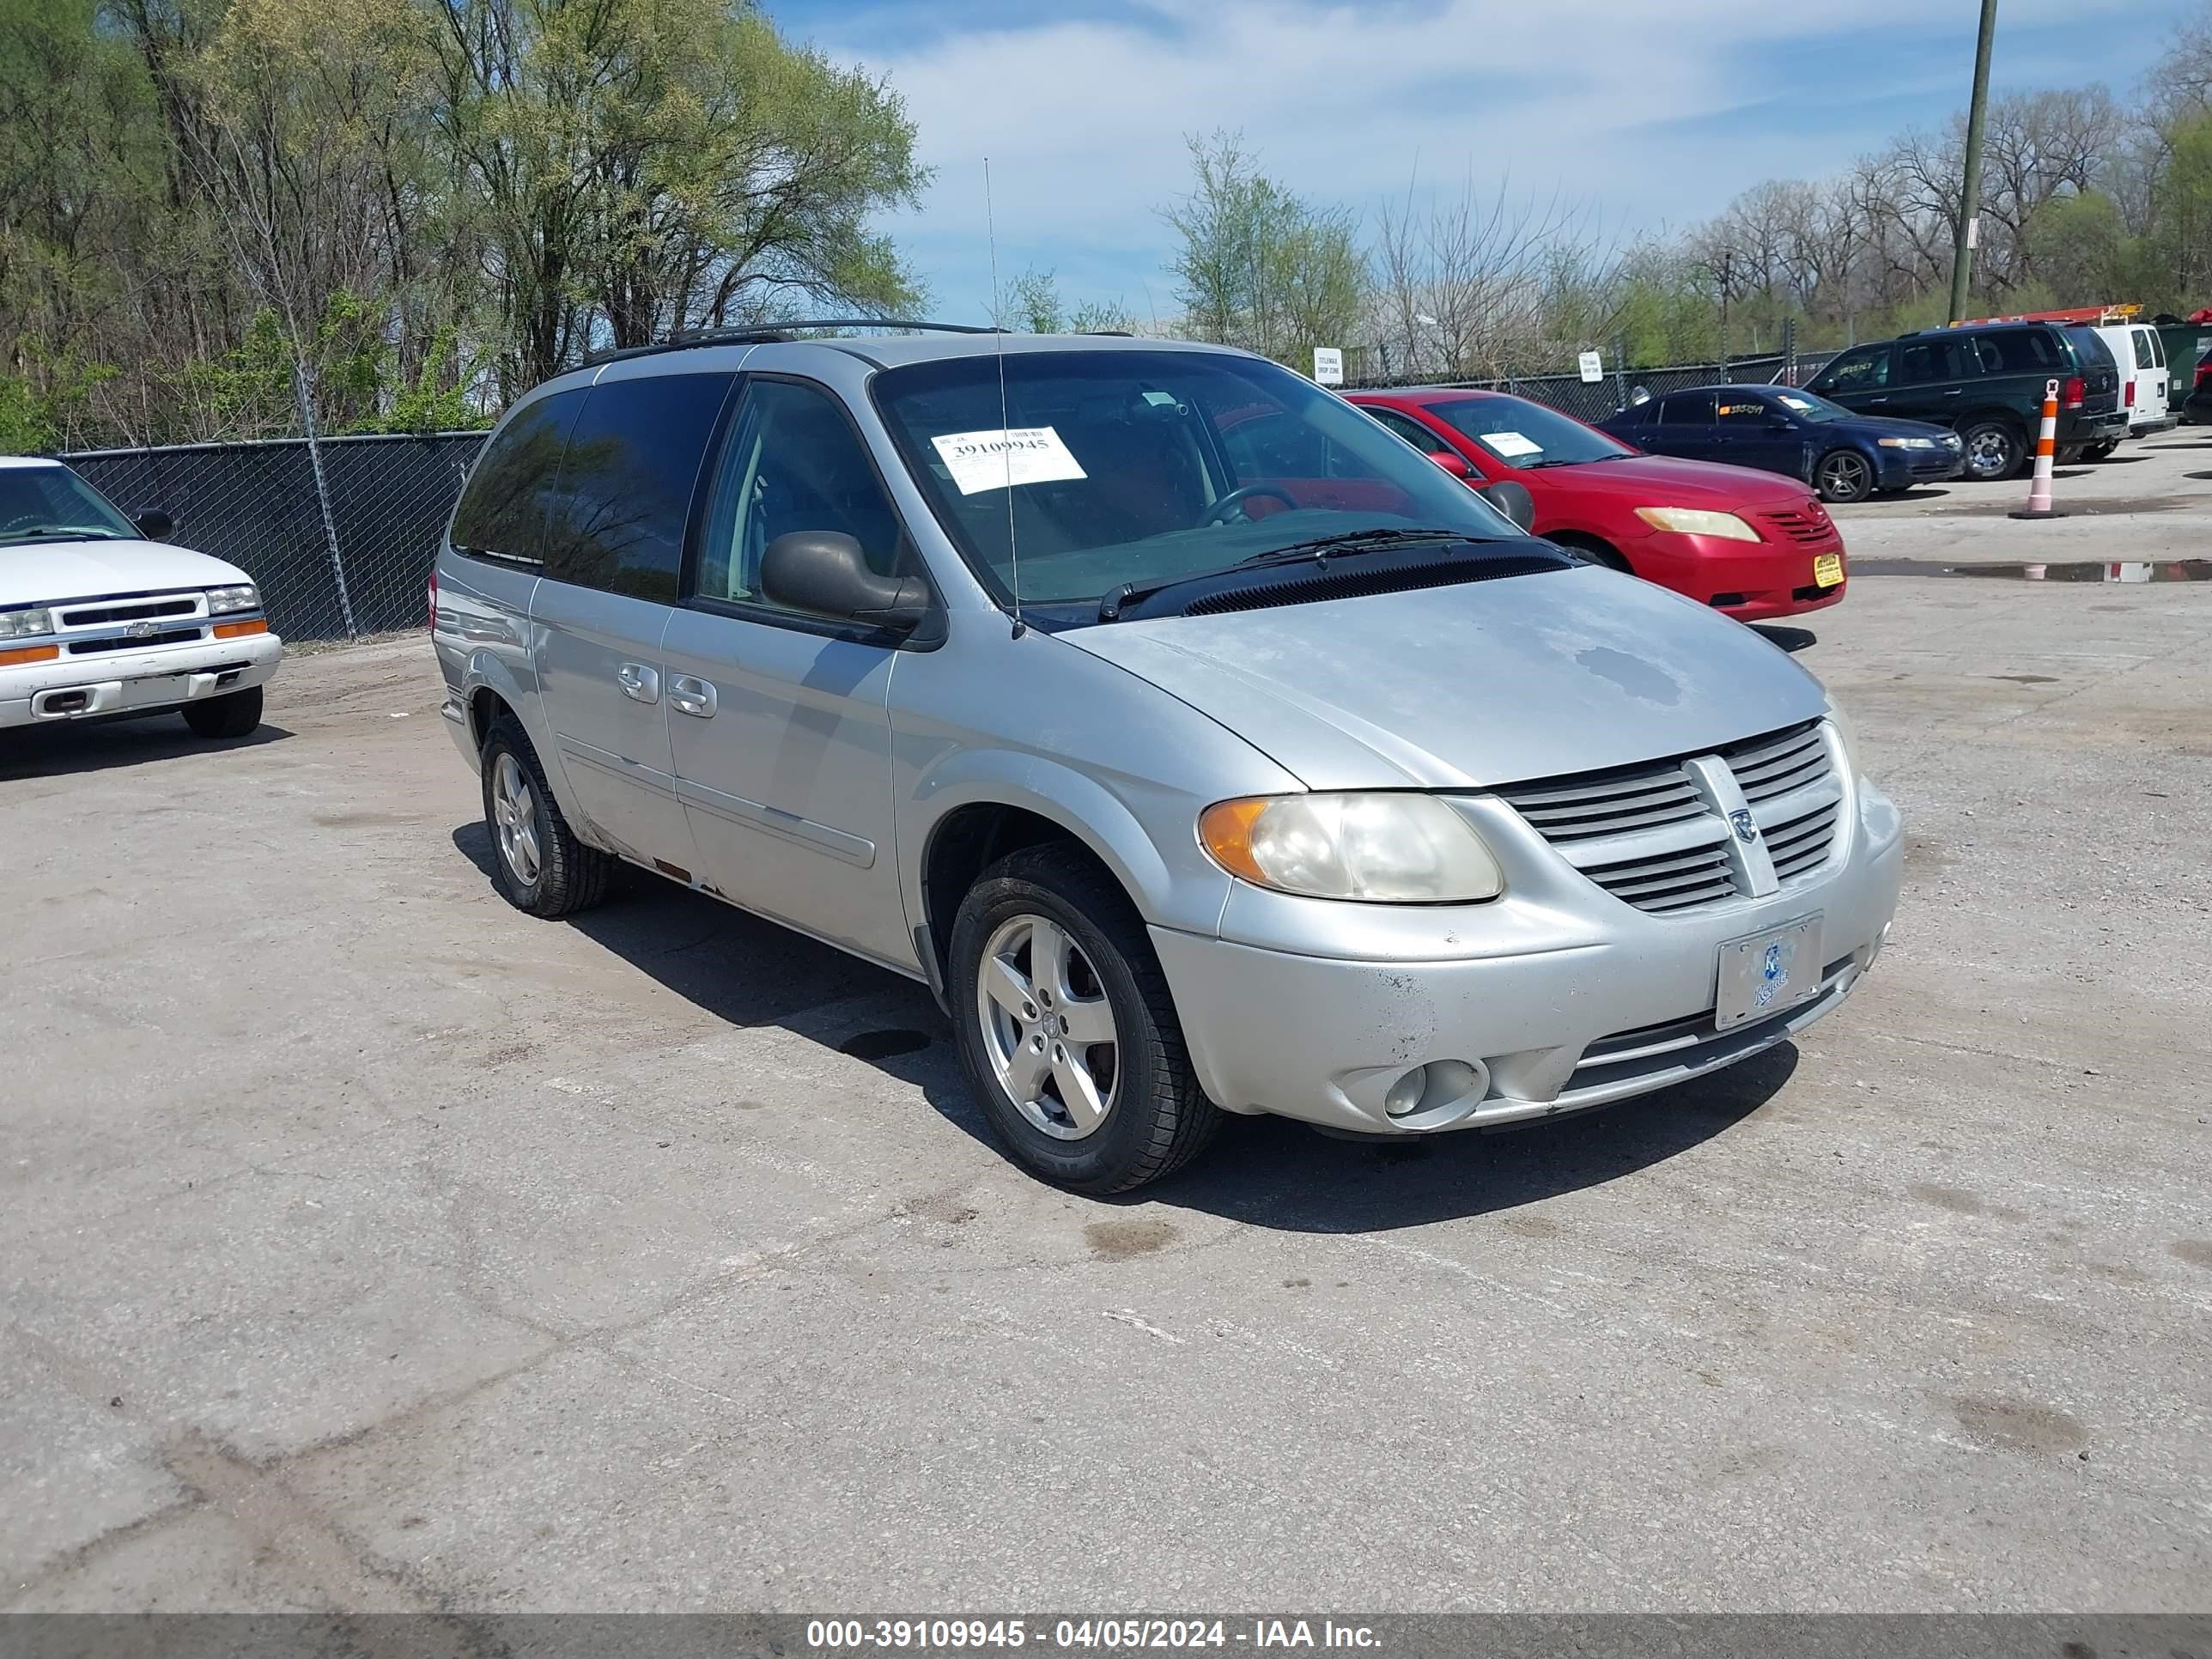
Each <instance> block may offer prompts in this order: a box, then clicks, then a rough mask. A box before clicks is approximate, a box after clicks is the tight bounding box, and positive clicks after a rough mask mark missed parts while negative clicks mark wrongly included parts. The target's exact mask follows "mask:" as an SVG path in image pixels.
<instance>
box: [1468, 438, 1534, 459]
mask: <svg viewBox="0 0 2212 1659" xmlns="http://www.w3.org/2000/svg"><path fill="white" fill-rule="evenodd" d="M1477 435H1478V436H1479V437H1480V438H1481V440H1482V441H1483V442H1484V443H1485V444H1486V445H1488V446H1489V447H1491V448H1492V450H1494V451H1496V452H1497V453H1498V454H1500V455H1503V456H1504V457H1505V459H1508V460H1511V459H1514V458H1515V457H1516V456H1521V455H1540V454H1541V453H1543V450H1544V446H1543V445H1541V444H1540V443H1538V442H1536V441H1534V439H1532V438H1524V437H1522V435H1520V434H1519V433H1517V432H1484V433H1479V434H1477Z"/></svg>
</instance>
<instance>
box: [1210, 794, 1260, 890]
mask: <svg viewBox="0 0 2212 1659" xmlns="http://www.w3.org/2000/svg"><path fill="white" fill-rule="evenodd" d="M1272 805H1274V801H1273V799H1272V798H1270V797H1267V796H1264V795H1263V796H1257V797H1248V798H1247V799H1243V800H1225V801H1216V802H1215V803H1214V804H1213V805H1211V806H1209V807H1207V808H1206V811H1203V812H1201V813H1200V814H1199V817H1198V834H1199V839H1200V840H1201V841H1203V842H1205V843H1206V851H1207V852H1208V853H1210V854H1212V856H1213V861H1214V862H1215V863H1216V864H1218V865H1219V866H1221V867H1222V868H1223V869H1225V870H1226V871H1228V872H1229V873H1230V874H1231V875H1232V876H1242V877H1243V878H1244V879H1245V880H1247V881H1252V882H1257V883H1259V884H1260V885H1261V886H1262V887H1272V886H1273V885H1274V884H1273V882H1271V881H1269V880H1268V879H1267V876H1266V874H1265V873H1264V872H1262V871H1261V868H1260V866H1259V865H1258V864H1257V863H1256V862H1255V860H1254V859H1253V857H1252V826H1253V825H1254V824H1255V823H1257V822H1258V821H1259V817H1260V814H1261V813H1262V812H1264V811H1267V809H1268V808H1269V807H1270V806H1272Z"/></svg>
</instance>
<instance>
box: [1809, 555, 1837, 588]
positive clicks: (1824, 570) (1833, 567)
mask: <svg viewBox="0 0 2212 1659" xmlns="http://www.w3.org/2000/svg"><path fill="white" fill-rule="evenodd" d="M1813 580H1814V581H1816V582H1818V583H1820V586H1823V587H1838V586H1842V584H1843V580H1844V556H1843V555H1842V554H1840V553H1821V554H1817V555H1815V556H1814V560H1813Z"/></svg>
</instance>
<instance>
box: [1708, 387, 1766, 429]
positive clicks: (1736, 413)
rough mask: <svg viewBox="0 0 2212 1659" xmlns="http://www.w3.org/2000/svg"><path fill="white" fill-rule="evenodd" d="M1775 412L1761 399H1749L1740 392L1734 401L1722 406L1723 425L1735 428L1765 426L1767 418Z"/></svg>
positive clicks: (1724, 403)
mask: <svg viewBox="0 0 2212 1659" xmlns="http://www.w3.org/2000/svg"><path fill="white" fill-rule="evenodd" d="M1774 412H1775V411H1774V410H1771V409H1769V408H1768V407H1767V405H1766V404H1765V403H1764V402H1762V401H1761V400H1760V399H1759V398H1747V397H1745V396H1744V395H1743V394H1742V393H1741V392H1739V393H1737V394H1736V395H1735V398H1733V399H1732V400H1729V401H1726V402H1723V404H1721V424H1722V425H1723V426H1735V427H1744V426H1765V424H1766V417H1767V416H1769V415H1771V414H1773V413H1774Z"/></svg>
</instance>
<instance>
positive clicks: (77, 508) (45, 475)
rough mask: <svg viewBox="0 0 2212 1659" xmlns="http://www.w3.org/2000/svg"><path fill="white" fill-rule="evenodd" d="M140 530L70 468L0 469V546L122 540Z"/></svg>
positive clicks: (21, 467) (31, 467) (0, 467)
mask: <svg viewBox="0 0 2212 1659" xmlns="http://www.w3.org/2000/svg"><path fill="white" fill-rule="evenodd" d="M137 533H138V532H137V529H136V528H135V527H134V526H131V524H129V523H128V522H126V521H125V519H124V517H123V515H122V514H121V513H118V512H117V511H116V510H115V509H114V508H113V507H110V506H109V505H108V504H107V503H106V501H103V500H102V499H101V498H100V492H99V491H98V490H96V489H94V488H93V487H92V486H91V485H90V484H88V483H86V482H85V481H84V480H83V479H82V478H80V477H77V476H76V473H74V472H72V471H70V470H69V468H67V467H65V466H0V547H6V546H9V545H11V544H24V543H29V542H75V541H85V540H95V541H118V540H121V539H123V538H125V537H130V536H136V535H137Z"/></svg>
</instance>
